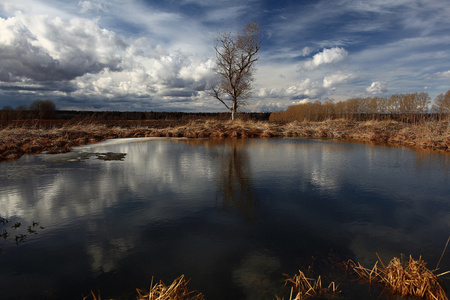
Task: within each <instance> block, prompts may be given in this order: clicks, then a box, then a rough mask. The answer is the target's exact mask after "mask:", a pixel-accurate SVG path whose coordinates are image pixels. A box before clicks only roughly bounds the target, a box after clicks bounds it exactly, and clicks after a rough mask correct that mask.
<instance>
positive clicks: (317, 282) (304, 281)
mask: <svg viewBox="0 0 450 300" xmlns="http://www.w3.org/2000/svg"><path fill="white" fill-rule="evenodd" d="M285 276H286V277H288V278H287V279H286V281H285V285H286V286H288V285H289V286H291V291H290V295H289V300H305V299H308V298H311V297H323V298H327V299H333V298H335V297H336V296H337V295H338V294H340V293H341V291H340V290H338V286H339V285H337V284H335V283H334V282H331V283H330V284H329V285H328V287H322V279H321V277H320V275H319V277H317V279H313V278H308V277H306V275H305V273H303V272H302V271H300V270H299V274H295V275H294V276H293V277H289V276H288V275H285ZM277 300H280V298H279V297H278V296H277Z"/></svg>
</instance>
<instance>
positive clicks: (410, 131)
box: [0, 119, 450, 161]
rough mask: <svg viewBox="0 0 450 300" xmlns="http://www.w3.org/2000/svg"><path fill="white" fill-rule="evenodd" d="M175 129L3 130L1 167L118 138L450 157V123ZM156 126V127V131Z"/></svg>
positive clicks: (66, 126) (86, 125)
mask: <svg viewBox="0 0 450 300" xmlns="http://www.w3.org/2000/svg"><path fill="white" fill-rule="evenodd" d="M168 124H169V123H164V124H163V125H164V126H165V127H163V126H161V124H153V123H142V122H136V123H135V124H134V125H133V123H130V122H127V123H123V124H122V123H118V124H117V125H116V126H113V124H110V123H108V124H106V123H105V124H102V123H100V122H95V123H92V122H79V123H73V122H66V123H62V122H59V123H55V124H53V126H49V125H48V124H47V125H45V124H41V125H40V123H38V122H37V123H33V124H29V123H24V124H22V125H21V124H20V123H11V124H10V125H9V126H7V127H4V128H3V129H0V161H2V160H11V159H18V158H20V157H21V156H22V155H24V154H37V153H41V152H48V153H61V152H68V151H70V149H71V148H72V147H74V146H80V145H85V144H90V143H97V142H100V141H103V140H106V139H113V138H133V137H135V138H137V137H187V138H228V137H232V138H249V137H262V138H270V137H307V138H333V139H341V140H348V141H358V142H371V143H385V144H390V145H397V146H408V147H416V148H422V149H431V150H440V151H443V152H450V122H445V121H441V122H425V123H421V124H405V123H401V122H397V121H366V122H354V121H348V120H343V119H342V120H327V121H323V122H308V121H305V122H297V121H295V122H292V123H288V124H277V123H270V122H263V121H259V122H255V121H241V120H237V121H234V122H231V121H218V120H201V121H191V122H189V123H187V124H184V125H179V123H176V122H174V124H173V125H174V126H169V125H168ZM153 125H155V126H153Z"/></svg>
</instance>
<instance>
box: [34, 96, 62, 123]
mask: <svg viewBox="0 0 450 300" xmlns="http://www.w3.org/2000/svg"><path fill="white" fill-rule="evenodd" d="M29 110H31V111H32V112H33V115H34V117H35V118H39V119H41V120H42V119H51V118H53V117H54V115H55V110H56V106H55V103H53V101H52V100H34V101H33V102H32V103H31V104H30V107H29Z"/></svg>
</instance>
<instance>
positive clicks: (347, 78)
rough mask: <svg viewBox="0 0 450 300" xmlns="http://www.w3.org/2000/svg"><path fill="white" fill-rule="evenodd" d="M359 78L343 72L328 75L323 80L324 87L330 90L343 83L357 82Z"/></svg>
mask: <svg viewBox="0 0 450 300" xmlns="http://www.w3.org/2000/svg"><path fill="white" fill-rule="evenodd" d="M356 78H357V77H356V76H355V75H353V74H350V73H349V74H346V73H342V72H337V73H334V74H330V75H326V76H325V77H324V78H323V87H324V88H330V87H333V86H336V85H339V84H342V83H348V82H352V81H353V80H355V79H356Z"/></svg>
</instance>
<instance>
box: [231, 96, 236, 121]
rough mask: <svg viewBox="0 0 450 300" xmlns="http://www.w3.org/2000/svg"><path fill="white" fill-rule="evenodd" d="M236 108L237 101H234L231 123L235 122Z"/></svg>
mask: <svg viewBox="0 0 450 300" xmlns="http://www.w3.org/2000/svg"><path fill="white" fill-rule="evenodd" d="M236 106H237V99H233V107H232V108H231V121H234V118H235V117H236Z"/></svg>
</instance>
